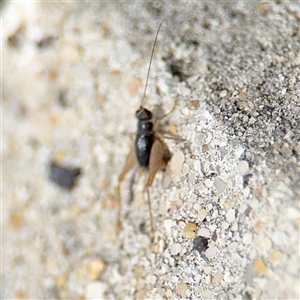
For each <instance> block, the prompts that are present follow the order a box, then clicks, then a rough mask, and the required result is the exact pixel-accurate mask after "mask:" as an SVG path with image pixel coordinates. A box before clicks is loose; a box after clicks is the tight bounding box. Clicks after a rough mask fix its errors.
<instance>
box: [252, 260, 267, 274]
mask: <svg viewBox="0 0 300 300" xmlns="http://www.w3.org/2000/svg"><path fill="white" fill-rule="evenodd" d="M254 267H255V269H256V271H257V273H258V274H259V275H260V276H262V275H265V274H266V272H267V267H266V265H265V263H264V262H263V261H262V259H258V260H256V261H255V263H254Z"/></svg>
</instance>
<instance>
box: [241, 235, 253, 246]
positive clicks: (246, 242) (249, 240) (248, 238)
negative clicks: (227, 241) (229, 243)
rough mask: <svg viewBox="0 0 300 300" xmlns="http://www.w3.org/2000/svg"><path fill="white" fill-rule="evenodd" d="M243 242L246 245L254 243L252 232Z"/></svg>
mask: <svg viewBox="0 0 300 300" xmlns="http://www.w3.org/2000/svg"><path fill="white" fill-rule="evenodd" d="M242 241H243V244H244V245H249V244H251V242H252V234H251V233H250V232H247V233H245V234H244V236H243V239H242Z"/></svg>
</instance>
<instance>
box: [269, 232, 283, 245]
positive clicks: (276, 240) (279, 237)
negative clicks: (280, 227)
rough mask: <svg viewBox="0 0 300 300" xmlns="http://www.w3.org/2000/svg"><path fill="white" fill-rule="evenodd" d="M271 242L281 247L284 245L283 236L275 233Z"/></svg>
mask: <svg viewBox="0 0 300 300" xmlns="http://www.w3.org/2000/svg"><path fill="white" fill-rule="evenodd" d="M272 241H273V243H274V244H275V245H277V246H279V245H283V244H284V243H285V235H284V233H282V232H280V231H275V232H274V234H273V235H272Z"/></svg>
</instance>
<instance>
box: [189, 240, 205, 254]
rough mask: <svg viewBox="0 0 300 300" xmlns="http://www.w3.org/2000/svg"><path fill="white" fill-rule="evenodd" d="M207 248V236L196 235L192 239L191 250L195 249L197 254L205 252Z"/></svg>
mask: <svg viewBox="0 0 300 300" xmlns="http://www.w3.org/2000/svg"><path fill="white" fill-rule="evenodd" d="M207 248H208V238H206V237H204V236H197V237H196V238H195V239H194V244H193V250H197V251H198V252H199V254H202V253H203V252H205V251H206V250H207Z"/></svg>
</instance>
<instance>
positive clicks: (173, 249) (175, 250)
mask: <svg viewBox="0 0 300 300" xmlns="http://www.w3.org/2000/svg"><path fill="white" fill-rule="evenodd" d="M180 250H181V245H180V244H177V243H176V244H173V245H172V247H171V255H177V254H178V253H179V252H180Z"/></svg>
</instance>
